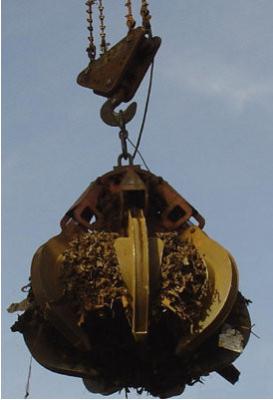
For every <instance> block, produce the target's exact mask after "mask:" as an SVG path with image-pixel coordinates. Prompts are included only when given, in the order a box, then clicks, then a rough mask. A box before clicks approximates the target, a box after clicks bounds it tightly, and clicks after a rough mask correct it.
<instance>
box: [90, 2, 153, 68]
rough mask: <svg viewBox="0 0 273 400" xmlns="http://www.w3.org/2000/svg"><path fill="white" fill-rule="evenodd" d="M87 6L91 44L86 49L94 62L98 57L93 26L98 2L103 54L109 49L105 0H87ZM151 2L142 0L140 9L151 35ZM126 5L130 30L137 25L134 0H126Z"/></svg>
mask: <svg viewBox="0 0 273 400" xmlns="http://www.w3.org/2000/svg"><path fill="white" fill-rule="evenodd" d="M85 4H86V6H87V10H86V12H87V14H88V17H87V22H88V27H87V29H88V30H89V36H88V41H89V46H88V47H87V49H86V51H87V54H88V57H89V59H90V61H91V62H92V61H93V60H94V59H95V58H96V45H95V40H94V34H93V31H94V27H93V6H94V5H95V4H98V10H99V20H100V25H99V27H100V38H101V43H100V50H101V55H102V54H104V53H105V52H106V51H107V49H108V45H109V43H107V41H106V33H105V28H106V26H105V24H104V19H105V15H104V6H103V0H87V1H86V3H85ZM148 5H149V3H148V2H147V1H146V0H141V9H140V14H141V16H142V26H143V28H144V29H145V31H146V32H147V33H148V34H149V35H150V36H151V23H150V19H151V14H150V11H149V8H148ZM125 7H127V14H126V16H125V17H126V24H127V26H128V29H129V32H130V31H131V30H132V29H133V28H134V27H135V25H136V21H135V19H134V16H133V11H132V0H125Z"/></svg>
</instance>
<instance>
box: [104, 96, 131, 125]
mask: <svg viewBox="0 0 273 400" xmlns="http://www.w3.org/2000/svg"><path fill="white" fill-rule="evenodd" d="M121 101H122V100H121V96H113V97H111V98H110V99H108V100H107V101H106V102H105V103H104V104H103V106H102V107H101V110H100V116H101V119H102V120H103V122H105V124H107V125H110V126H121V124H124V125H125V124H127V123H128V122H130V121H131V120H132V119H133V118H134V116H135V114H136V110H137V103H136V102H135V101H134V102H133V103H131V104H130V105H129V106H128V107H127V108H126V110H122V111H120V112H118V113H117V112H115V111H114V110H115V108H116V107H117V106H118V105H119V104H120V103H121Z"/></svg>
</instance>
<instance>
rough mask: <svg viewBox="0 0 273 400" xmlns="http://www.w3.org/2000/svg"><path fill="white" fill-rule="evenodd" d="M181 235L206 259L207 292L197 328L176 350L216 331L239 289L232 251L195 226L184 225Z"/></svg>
mask: <svg viewBox="0 0 273 400" xmlns="http://www.w3.org/2000/svg"><path fill="white" fill-rule="evenodd" d="M180 238H181V239H182V240H188V241H190V242H191V243H192V244H193V245H194V246H195V247H196V248H197V250H198V252H199V254H200V256H201V257H202V258H203V260H204V262H205V263H206V266H207V270H208V279H209V285H210V296H209V298H208V299H207V303H206V304H204V307H205V310H206V312H205V313H204V317H203V318H201V320H200V323H199V328H198V330H197V331H196V332H192V334H191V335H189V336H188V337H187V338H183V339H182V340H181V341H180V343H179V345H178V346H177V353H181V352H183V351H184V350H189V349H191V348H193V347H195V346H196V345H197V344H199V343H200V342H202V341H203V340H204V339H205V338H206V337H208V336H209V335H210V334H211V333H212V332H213V331H215V330H216V329H217V328H218V327H219V326H220V325H221V324H222V323H223V321H224V320H225V318H226V317H227V316H228V314H229V313H230V311H231V309H232V307H233V305H234V302H235V300H236V296H237V292H238V271H237V267H236V263H235V260H234V258H233V257H232V256H231V254H230V253H229V252H228V251H227V250H226V249H225V248H224V247H222V246H221V245H220V244H219V243H217V242H215V241H214V240H212V239H211V238H209V236H208V235H206V234H205V233H204V232H203V231H202V230H201V229H200V228H198V227H197V226H194V225H193V226H191V227H188V228H187V229H185V230H184V231H183V232H182V233H181V235H180Z"/></svg>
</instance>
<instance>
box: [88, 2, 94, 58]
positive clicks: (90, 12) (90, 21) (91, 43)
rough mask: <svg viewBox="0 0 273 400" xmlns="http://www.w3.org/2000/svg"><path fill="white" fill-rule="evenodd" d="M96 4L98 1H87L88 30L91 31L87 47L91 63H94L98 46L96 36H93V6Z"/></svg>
mask: <svg viewBox="0 0 273 400" xmlns="http://www.w3.org/2000/svg"><path fill="white" fill-rule="evenodd" d="M95 3H96V0H87V1H86V3H85V5H86V6H87V10H86V12H87V14H88V17H87V22H88V27H87V29H88V30H89V36H88V41H89V46H88V47H87V49H86V51H87V54H88V57H89V59H90V61H93V60H94V59H95V57H96V46H95V42H94V35H93V30H94V29H93V9H92V6H93V5H94V4H95Z"/></svg>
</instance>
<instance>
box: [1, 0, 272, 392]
mask: <svg viewBox="0 0 273 400" xmlns="http://www.w3.org/2000/svg"><path fill="white" fill-rule="evenodd" d="M84 3H85V1H84V0H83V1H80V0H49V1H46V2H45V1H42V0H3V1H2V16H3V18H2V24H3V25H2V55H3V61H2V67H3V70H2V71H3V83H2V84H3V106H2V135H3V136H2V138H3V139H2V152H3V156H2V167H3V169H2V171H3V181H2V189H3V196H2V201H3V202H2V207H3V208H2V212H3V216H2V218H3V219H2V221H3V226H2V233H3V236H2V237H3V245H2V249H3V253H2V254H3V257H2V307H3V316H2V397H3V398H22V397H23V395H24V388H25V383H26V377H27V369H28V363H29V353H28V350H27V348H26V346H25V345H24V342H23V337H22V336H21V335H20V334H13V333H11V332H10V330H9V327H10V326H11V325H12V324H13V322H14V320H15V318H16V317H15V315H8V314H7V313H6V312H5V309H6V308H7V307H8V305H9V304H10V303H11V302H14V301H18V300H20V299H22V298H23V294H22V293H21V292H20V288H21V287H22V286H23V285H25V284H26V283H27V281H28V276H29V269H30V263H31V259H32V255H33V254H34V252H35V251H36V249H37V247H38V246H39V245H40V244H41V243H43V242H45V241H46V240H47V239H48V238H50V237H51V236H53V235H55V234H57V233H58V232H59V225H58V224H59V220H60V219H61V217H62V216H63V214H64V213H65V211H66V210H67V209H68V208H69V207H70V205H71V204H72V203H73V202H74V200H75V199H76V198H77V197H78V196H79V194H80V193H82V191H83V190H84V189H85V187H87V186H88V184H89V182H90V181H92V180H93V179H94V178H96V177H97V176H99V175H101V174H103V173H105V172H106V171H108V170H110V169H112V166H113V165H115V164H116V159H117V155H118V154H119V153H120V144H119V141H118V132H117V131H116V130H115V129H114V128H111V127H107V126H106V125H104V124H103V123H102V121H101V120H100V117H99V110H100V107H101V105H102V103H103V101H104V99H103V98H100V97H98V96H95V95H94V94H93V93H92V92H91V91H88V90H87V89H83V88H81V87H80V86H78V85H77V84H76V82H75V79H76V76H77V74H78V73H79V72H80V71H81V70H82V69H83V68H84V67H85V66H86V65H87V57H86V54H85V48H86V46H87V42H86V37H87V30H86V28H85V25H86V23H85V5H84ZM133 3H134V8H135V9H136V8H137V7H136V6H137V5H138V4H139V3H140V2H136V1H135V2H133ZM105 7H106V26H107V34H108V39H109V41H110V42H111V43H112V44H114V43H115V42H116V41H118V40H119V39H120V38H121V37H122V36H123V35H124V34H125V33H126V28H125V25H124V19H123V16H124V14H125V13H124V8H123V1H119V0H105ZM150 8H151V13H152V15H153V19H152V22H153V32H154V34H156V35H159V36H161V37H162V40H163V42H162V46H161V48H160V50H159V53H158V57H157V59H156V65H155V76H154V85H153V92H152V97H151V105H150V109H149V114H148V118H147V123H146V128H145V134H144V138H143V141H142V147H141V150H142V153H143V156H144V157H145V159H146V161H147V163H148V165H149V167H150V169H151V170H152V171H153V172H154V173H155V174H158V175H161V176H163V177H164V178H165V179H166V180H167V181H169V183H170V184H171V185H172V186H174V187H175V188H176V190H177V191H178V192H180V193H181V194H182V195H183V196H184V197H185V198H186V199H188V200H189V201H190V202H191V203H192V204H193V205H194V206H195V207H196V208H197V209H198V210H199V211H200V212H201V214H203V215H204V216H205V217H206V227H205V230H206V232H207V233H208V234H209V235H210V236H211V237H213V238H214V239H215V240H217V241H218V242H220V243H221V244H223V245H224V246H225V247H226V248H228V249H229V250H230V251H231V253H232V254H233V255H234V257H235V258H236V261H237V263H238V267H239V272H240V288H241V291H242V292H243V294H244V295H245V296H246V297H247V298H250V299H252V300H253V304H252V305H251V307H250V313H251V317H252V320H253V323H255V324H256V326H255V328H254V331H255V332H256V333H257V334H259V336H261V339H260V340H258V339H256V338H255V337H254V336H251V339H250V342H249V345H248V346H247V348H246V350H245V352H244V353H243V355H242V356H241V357H240V358H239V359H238V360H237V361H236V363H235V365H236V367H237V368H238V369H239V370H241V376H240V381H239V383H237V384H236V385H235V386H232V385H230V384H229V383H228V382H226V381H225V380H224V379H222V378H221V377H220V376H218V375H217V374H212V375H210V376H209V377H207V378H206V379H205V385H201V384H197V385H195V386H194V387H192V388H188V389H187V390H186V391H185V393H184V397H185V398H219V397H220V398H270V397H272V396H273V383H272V367H273V345H272V337H273V324H272V318H271V306H272V300H273V295H272V281H273V269H272V258H273V257H272V248H273V246H272V224H273V218H272V217H273V211H272V197H273V185H272V178H273V162H272V152H273V68H272V65H273V50H272V49H273V35H272V19H273V2H272V0H228V1H227V0H172V1H171V2H170V1H163V0H150ZM138 21H139V20H138ZM146 90H147V79H146V80H145V81H144V82H143V84H142V86H141V88H140V90H139V92H138V94H137V96H136V97H137V98H136V100H137V102H138V105H139V112H138V115H137V117H136V118H135V120H134V121H133V122H132V123H131V124H130V125H129V126H128V128H129V134H130V138H131V139H132V140H133V141H135V140H136V137H137V132H138V128H139V125H140V122H141V116H142V111H143V107H144V101H145V94H146ZM98 397H99V396H98ZM116 397H117V396H116ZM121 397H122V398H124V394H122V396H121ZM131 397H134V396H133V395H131ZM31 398H95V397H94V396H92V395H91V394H90V393H89V392H87V391H86V390H85V389H84V387H83V385H82V383H81V381H80V380H79V379H76V378H75V379H74V378H71V377H66V376H62V375H58V374H54V373H51V372H49V371H47V370H46V369H44V368H42V367H41V366H39V365H38V364H37V363H35V362H34V363H33V369H32V378H31Z"/></svg>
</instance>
